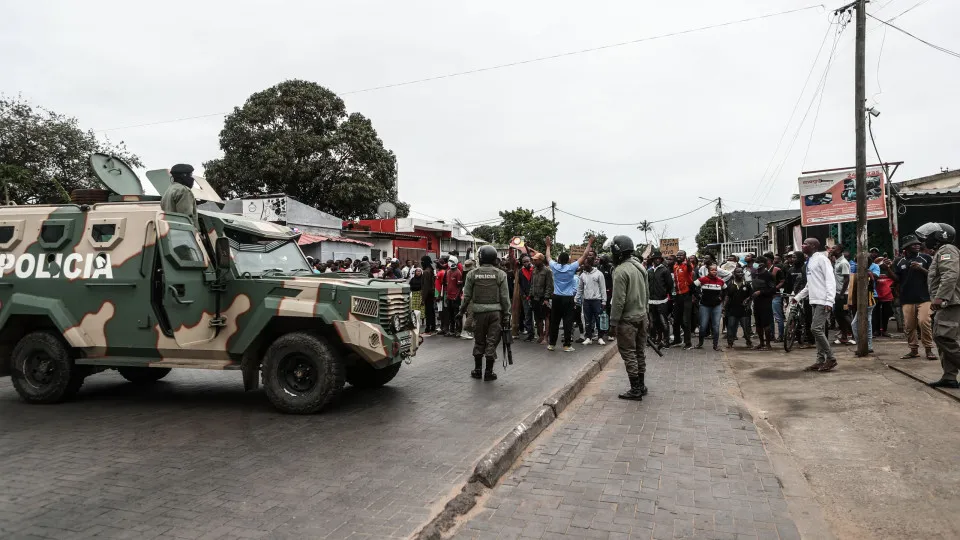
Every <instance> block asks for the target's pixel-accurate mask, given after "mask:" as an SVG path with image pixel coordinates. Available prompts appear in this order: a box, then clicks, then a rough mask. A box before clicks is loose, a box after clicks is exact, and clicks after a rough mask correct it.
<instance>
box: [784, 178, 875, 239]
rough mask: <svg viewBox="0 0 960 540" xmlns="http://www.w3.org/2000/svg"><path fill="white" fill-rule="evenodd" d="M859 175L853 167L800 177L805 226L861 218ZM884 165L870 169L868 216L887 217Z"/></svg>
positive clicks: (871, 217) (802, 213) (802, 215)
mask: <svg viewBox="0 0 960 540" xmlns="http://www.w3.org/2000/svg"><path fill="white" fill-rule="evenodd" d="M856 178H857V175H856V172H855V171H854V170H853V169H847V170H843V171H835V172H827V173H818V174H809V175H806V176H801V177H800V180H799V182H800V216H801V221H802V223H803V226H804V227H809V226H812V225H826V224H829V223H846V222H848V221H856V220H857V189H856V182H857V180H856ZM885 189H886V178H884V175H883V169H882V168H879V167H876V168H871V169H867V219H882V218H885V217H887V202H886V196H885Z"/></svg>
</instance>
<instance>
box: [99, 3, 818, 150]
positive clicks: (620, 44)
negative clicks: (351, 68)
mask: <svg viewBox="0 0 960 540" xmlns="http://www.w3.org/2000/svg"><path fill="white" fill-rule="evenodd" d="M814 8H823V4H813V5H809V6H806V7H801V8H796V9H789V10H785V11H778V12H776V13H768V14H765V15H757V16H755V17H748V18H746V19H738V20H735V21H726V22H722V23H716V24H710V25H707V26H699V27H696V28H689V29H687V30H678V31H676V32H670V33H667V34H657V35H654V36H647V37H642V38H639V39H633V40H630V41H621V42H618V43H610V44H607V45H600V46H597V47H590V48H587V49H579V50H576V51H567V52H562V53H557V54H551V55H549V56H540V57H536V58H528V59H526V60H517V61H515V62H508V63H505V64H496V65H493V66H486V67H482V68H476V69H470V70H467V71H457V72H454V73H447V74H444V75H435V76H433V77H425V78H422V79H413V80H410V81H403V82H398V83H391V84H384V85H381V86H372V87H370V88H361V89H359V90H350V91H348V92H341V93H340V95H341V96H346V95H352V94H363V93H366V92H375V91H378V90H386V89H388V88H397V87H399V86H409V85H412V84H420V83H425V82H432V81H438V80H441V79H450V78H453V77H462V76H465V75H474V74H477V73H483V72H486V71H493V70H497V69H505V68H509V67H516V66H522V65H526V64H533V63H536V62H545V61H547V60H556V59H558V58H565V57H568V56H576V55H580V54H587V53H593V52H597V51H603V50H606V49H613V48H616V47H625V46H627V45H636V44H637V43H643V42H647V41H655V40H658V39H666V38H670V37H676V36H682V35H686V34H693V33H696V32H703V31H706V30H715V29H717V28H723V27H726V26H733V25H736V24H743V23H748V22H753V21H760V20H763V19H770V18H773V17H780V16H783V15H790V14H792V13H799V12H801V11H807V10H810V9H814ZM227 114H229V112H218V113H210V114H201V115H198V116H187V117H183V118H177V119H173V120H160V121H157V122H147V123H144V124H134V125H129V126H121V127H114V128H109V129H101V130H99V132H100V133H104V132H107V131H117V130H121V129H133V128H139V127H148V126H156V125H159V124H170V123H174V122H184V121H187V120H197V119H200V118H209V117H211V116H225V115H227Z"/></svg>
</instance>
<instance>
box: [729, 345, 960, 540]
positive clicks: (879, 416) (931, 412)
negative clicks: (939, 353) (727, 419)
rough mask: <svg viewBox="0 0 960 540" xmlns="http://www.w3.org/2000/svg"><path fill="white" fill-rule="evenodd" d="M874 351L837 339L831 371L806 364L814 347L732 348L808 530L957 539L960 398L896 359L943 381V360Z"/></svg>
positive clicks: (891, 348) (748, 403)
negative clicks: (866, 353) (862, 351)
mask: <svg viewBox="0 0 960 540" xmlns="http://www.w3.org/2000/svg"><path fill="white" fill-rule="evenodd" d="M874 348H875V350H876V352H877V354H876V355H874V356H871V357H868V358H862V359H859V358H856V357H855V356H854V352H853V348H852V347H838V348H837V349H835V350H836V352H837V359H838V361H839V363H840V365H839V366H838V367H837V369H835V370H834V371H833V372H831V373H815V372H814V373H810V372H804V371H802V370H803V368H804V367H805V366H807V365H809V364H810V363H812V362H813V360H814V357H815V352H814V350H813V349H806V350H798V349H796V348H795V349H794V350H793V351H792V352H791V353H785V352H784V351H783V348H782V346H781V347H780V348H779V349H776V350H774V351H773V352H772V353H770V352H756V351H748V350H745V349H742V348H735V349H732V350H728V351H726V352H725V353H724V357H725V360H726V361H727V362H728V363H729V365H730V366H731V367H732V368H733V372H734V374H735V376H736V379H737V381H738V383H739V392H740V394H741V396H742V398H743V400H744V403H745V407H746V408H747V409H748V411H749V412H750V413H751V414H753V416H754V421H755V422H756V423H757V425H758V427H759V428H760V429H759V432H760V433H761V436H762V437H763V440H764V444H765V446H766V447H767V452H768V454H769V455H771V458H772V461H773V462H774V468H775V469H776V472H777V474H778V476H779V477H780V478H781V480H782V482H783V484H784V492H785V493H787V494H789V495H791V497H788V499H790V503H791V505H792V508H791V513H792V514H793V515H794V517H795V518H796V519H797V521H798V527H799V529H800V532H801V534H802V535H803V536H804V537H805V538H829V537H831V536H832V537H835V538H840V539H848V538H855V539H874V538H875V539H893V538H924V539H933V538H945V539H946V538H949V539H955V538H960V512H958V510H960V402H957V401H955V400H953V399H951V398H950V397H949V396H945V395H943V394H941V393H939V392H937V391H936V390H934V389H931V388H928V387H926V386H924V385H923V384H921V383H919V382H917V381H915V380H913V379H911V378H909V377H907V376H905V375H903V374H901V373H898V372H897V371H895V370H893V369H890V368H889V367H888V364H892V365H895V366H897V367H900V368H902V369H904V370H907V371H909V372H911V373H913V374H915V375H917V376H919V377H920V378H922V379H924V380H936V379H938V378H939V376H940V363H939V361H929V360H924V359H912V360H900V359H899V358H900V355H902V354H903V353H904V352H906V349H907V347H906V344H905V343H904V341H903V340H902V339H878V340H875V341H874ZM733 391H734V392H736V391H737V390H736V389H734V390H733ZM951 392H954V393H955V395H958V396H960V393H956V391H951ZM764 428H766V429H764ZM804 484H806V485H804Z"/></svg>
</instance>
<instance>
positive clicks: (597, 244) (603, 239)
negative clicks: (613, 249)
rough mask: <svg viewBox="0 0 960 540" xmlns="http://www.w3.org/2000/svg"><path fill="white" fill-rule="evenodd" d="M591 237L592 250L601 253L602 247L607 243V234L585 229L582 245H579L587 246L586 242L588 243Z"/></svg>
mask: <svg viewBox="0 0 960 540" xmlns="http://www.w3.org/2000/svg"><path fill="white" fill-rule="evenodd" d="M591 236H592V237H593V249H595V250H596V251H597V253H601V252H603V245H604V244H606V243H607V238H608V237H607V233H605V232H603V231H595V230H593V229H587V230H586V231H585V232H584V233H583V243H582V244H581V245H583V246H585V245H587V242H589V241H590V237H591Z"/></svg>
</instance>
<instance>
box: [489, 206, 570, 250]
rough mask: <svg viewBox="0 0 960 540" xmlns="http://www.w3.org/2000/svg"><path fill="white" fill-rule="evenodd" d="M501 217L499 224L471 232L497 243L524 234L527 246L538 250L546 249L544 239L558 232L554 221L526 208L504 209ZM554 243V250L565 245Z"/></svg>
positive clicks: (504, 242) (502, 242)
mask: <svg viewBox="0 0 960 540" xmlns="http://www.w3.org/2000/svg"><path fill="white" fill-rule="evenodd" d="M500 218H501V219H502V220H503V221H501V222H500V224H499V225H481V226H479V227H477V228H475V229H473V231H471V234H473V235H474V236H476V237H477V238H483V239H484V240H486V241H487V242H493V243H495V244H506V243H507V242H509V241H510V240H511V239H513V237H514V236H522V237H524V238H525V239H526V243H527V246H529V247H531V248H533V249H535V250H537V251H543V250H545V249H546V247H547V244H546V242H545V241H544V239H545V238H546V237H548V236H551V237H553V236H556V234H557V225H556V224H555V223H554V222H552V221H550V220H549V219H547V218H545V217H543V216H538V215H536V214H535V213H534V212H533V210H529V209H526V208H517V209H516V210H503V211H501V212H500ZM553 245H554V248H553V250H554V251H556V252H557V253H560V249H562V248H563V245H562V244H557V242H554V243H553Z"/></svg>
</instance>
